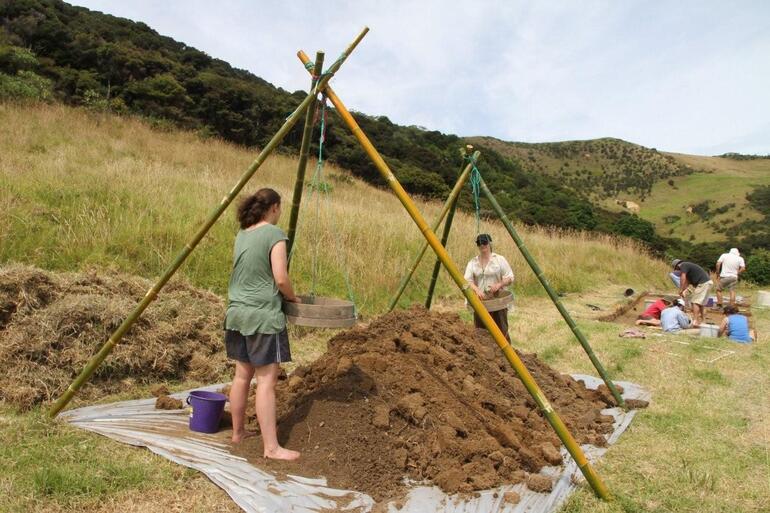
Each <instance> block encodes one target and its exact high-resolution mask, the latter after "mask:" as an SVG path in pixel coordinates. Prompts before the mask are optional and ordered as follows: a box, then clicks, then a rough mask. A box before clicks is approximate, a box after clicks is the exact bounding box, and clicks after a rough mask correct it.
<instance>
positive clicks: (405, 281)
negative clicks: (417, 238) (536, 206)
mask: <svg viewBox="0 0 770 513" xmlns="http://www.w3.org/2000/svg"><path fill="white" fill-rule="evenodd" d="M479 155H480V153H479V152H478V151H477V152H475V153H474V154H473V155H472V156H471V158H470V161H469V162H468V164H467V165H466V166H465V169H463V171H462V173H460V177H459V178H458V179H457V182H456V183H455V186H454V187H453V188H452V192H450V193H449V196H448V197H447V199H446V201H445V202H444V208H443V209H441V213H440V214H439V216H438V218H437V219H436V221H435V222H434V223H433V228H432V229H433V231H434V232H435V231H436V230H438V227H439V226H440V225H441V221H442V220H443V219H444V216H446V215H447V213H448V212H449V210H450V209H451V207H452V205H454V204H455V203H456V202H457V197H458V196H459V195H460V192H461V191H462V189H463V185H465V182H466V181H467V180H468V175H470V173H471V169H473V165H474V164H475V162H476V160H477V159H478V158H479ZM427 249H428V243H427V242H426V243H425V244H423V246H422V248H420V252H419V253H417V257H416V258H415V259H414V262H412V266H411V267H410V268H409V270H408V271H407V272H406V274H405V275H404V277H403V278H402V279H401V283H399V285H398V290H397V291H396V294H395V295H394V296H393V299H391V300H390V305H389V306H388V312H390V311H392V310H393V309H394V308H395V307H396V304H398V300H399V299H401V294H403V293H404V290H406V286H407V285H409V281H410V280H411V279H412V276H414V273H415V271H417V267H419V265H420V262H421V261H422V257H423V256H424V255H425V251H426V250H427Z"/></svg>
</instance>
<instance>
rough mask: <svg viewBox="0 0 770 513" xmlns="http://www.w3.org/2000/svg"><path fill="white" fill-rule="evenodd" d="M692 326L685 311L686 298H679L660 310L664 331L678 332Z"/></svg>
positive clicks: (661, 324) (661, 325)
mask: <svg viewBox="0 0 770 513" xmlns="http://www.w3.org/2000/svg"><path fill="white" fill-rule="evenodd" d="M682 274H684V273H682ZM690 326H691V323H690V318H689V317H687V315H686V314H685V313H684V300H682V299H677V300H676V301H675V302H674V304H673V305H672V306H670V307H668V308H666V309H665V310H663V311H662V312H660V327H661V328H663V331H667V332H669V333H676V332H677V331H681V330H686V329H688V328H690Z"/></svg>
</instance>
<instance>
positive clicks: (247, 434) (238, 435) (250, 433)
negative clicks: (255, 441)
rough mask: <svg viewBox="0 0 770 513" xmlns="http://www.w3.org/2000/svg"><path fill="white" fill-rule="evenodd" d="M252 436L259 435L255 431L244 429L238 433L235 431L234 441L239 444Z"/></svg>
mask: <svg viewBox="0 0 770 513" xmlns="http://www.w3.org/2000/svg"><path fill="white" fill-rule="evenodd" d="M252 436H257V434H256V433H255V432H254V431H245V430H244V431H243V432H242V433H236V432H235V431H233V437H232V441H233V443H234V444H239V443H241V442H242V441H243V440H245V439H246V438H251V437H252Z"/></svg>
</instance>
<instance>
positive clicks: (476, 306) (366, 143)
mask: <svg viewBox="0 0 770 513" xmlns="http://www.w3.org/2000/svg"><path fill="white" fill-rule="evenodd" d="M297 56H298V57H299V58H300V60H301V61H302V64H303V65H305V68H306V69H307V70H308V71H309V72H310V73H312V72H313V70H312V67H311V63H310V59H309V58H308V56H307V54H305V52H303V51H299V52H298V53H297ZM325 92H326V96H327V98H329V100H331V102H332V104H333V105H334V107H335V108H336V109H337V113H338V114H339V115H340V117H341V118H342V120H343V122H344V123H345V125H347V127H348V129H350V131H351V132H352V133H353V135H354V136H355V138H356V139H357V140H358V142H359V144H361V146H362V147H363V149H364V151H365V152H366V154H367V155H368V156H369V158H370V159H371V160H372V162H373V163H374V165H375V166H376V167H377V170H378V171H379V172H380V174H381V175H382V177H383V178H384V179H385V181H386V182H387V183H388V185H389V186H390V188H391V189H393V192H394V193H395V194H396V196H398V199H399V200H400V201H401V204H402V205H403V206H404V208H405V209H406V211H407V212H408V213H409V215H410V217H411V218H412V220H413V221H414V222H415V224H417V227H418V228H419V230H420V232H421V233H422V234H423V236H424V237H425V238H426V240H427V241H428V244H429V245H430V246H431V248H432V249H433V251H434V252H435V253H436V256H437V257H438V258H439V259H440V260H441V263H442V264H444V267H445V268H446V269H447V271H448V272H449V274H450V275H451V276H452V279H453V280H454V282H455V284H456V285H457V286H458V287H459V288H460V290H461V291H462V292H463V294H464V295H465V297H466V299H467V300H468V303H469V304H470V305H471V306H472V307H473V310H474V311H475V312H476V314H477V315H478V316H479V317H480V318H481V320H482V322H483V323H484V326H486V328H487V330H489V332H490V334H491V335H492V338H494V340H495V342H496V343H497V345H498V346H499V347H500V349H501V350H502V352H503V354H504V355H505V358H506V359H507V360H508V363H510V365H511V367H513V370H514V371H515V372H516V374H517V375H518V376H519V378H520V379H521V381H522V383H523V384H524V387H525V388H526V389H527V392H529V394H530V395H531V396H532V398H533V399H534V400H535V403H536V404H537V405H538V407H539V408H540V410H541V411H542V412H543V415H544V416H545V418H546V419H547V420H548V423H549V424H550V425H551V427H552V428H553V430H554V431H555V432H556V434H557V435H558V437H559V439H560V440H561V442H562V443H563V444H564V446H565V447H566V448H567V451H569V453H570V455H571V456H572V458H573V459H574V460H575V463H577V466H578V468H579V469H580V471H581V472H582V473H583V475H584V476H585V478H586V480H587V481H588V483H589V484H590V485H591V488H592V489H593V490H594V493H596V495H597V496H599V497H600V498H602V499H605V500H609V499H610V493H609V490H608V489H607V487H606V485H605V484H604V482H603V481H602V479H601V477H599V474H597V473H596V471H595V470H594V468H593V467H592V466H591V464H590V462H589V461H588V459H587V458H586V456H585V453H584V452H583V449H582V448H581V447H580V445H578V443H577V442H576V441H575V439H574V437H573V436H572V434H571V433H570V432H569V430H568V429H567V426H565V425H564V422H563V421H562V420H561V417H559V414H558V413H556V411H555V410H554V409H553V407H552V406H551V403H550V402H549V401H548V399H547V398H546V397H545V395H544V394H543V391H542V390H541V389H540V386H538V384H537V383H536V382H535V380H534V378H533V377H532V375H531V374H530V373H529V371H528V370H527V368H526V366H525V365H524V363H523V362H522V361H521V359H520V358H519V356H518V355H517V354H516V352H515V351H514V350H513V347H511V345H510V344H509V343H508V341H507V340H506V339H505V337H504V336H503V333H502V332H501V331H500V328H498V327H497V324H495V321H494V320H493V319H492V316H490V315H489V312H487V310H486V308H484V305H483V304H482V303H481V300H480V299H479V298H478V296H477V295H476V294H475V293H474V292H473V291H472V290H471V288H470V287H469V286H468V284H467V282H466V281H465V279H464V278H463V275H462V274H461V273H460V270H459V269H458V268H457V264H455V263H454V261H453V260H452V257H450V256H449V253H447V251H446V249H445V248H444V246H442V245H441V242H440V241H439V240H438V238H437V237H436V234H435V233H434V231H433V230H431V228H430V226H428V223H427V222H426V221H425V218H424V217H423V216H422V214H421V213H420V211H419V210H418V209H417V207H416V206H415V204H414V202H413V201H412V199H411V198H410V197H409V195H408V194H407V193H406V191H405V190H404V188H403V187H402V186H401V184H400V183H399V181H398V179H397V178H396V177H395V175H394V174H393V172H392V171H391V170H390V168H388V165H387V164H386V163H385V161H384V160H383V158H382V156H381V155H380V154H379V152H378V151H377V149H376V148H375V147H374V145H373V144H372V143H371V141H370V140H369V138H368V137H367V136H366V134H364V132H363V130H361V127H360V126H359V125H358V123H357V122H356V120H355V119H353V116H351V114H350V112H349V111H348V110H347V108H346V107H345V105H344V104H343V103H342V101H341V100H340V99H339V97H338V96H337V95H336V94H335V93H334V91H333V90H332V88H331V87H329V86H327V87H326V91H325Z"/></svg>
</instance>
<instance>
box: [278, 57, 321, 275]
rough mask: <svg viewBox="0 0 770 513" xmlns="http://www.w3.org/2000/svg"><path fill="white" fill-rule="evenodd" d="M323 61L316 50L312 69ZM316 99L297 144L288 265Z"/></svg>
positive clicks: (300, 200) (311, 89) (306, 115)
mask: <svg viewBox="0 0 770 513" xmlns="http://www.w3.org/2000/svg"><path fill="white" fill-rule="evenodd" d="M323 63H324V53H323V52H316V54H315V66H313V69H314V70H322V69H323ZM319 75H320V71H318V72H316V73H314V74H313V77H312V80H311V81H310V93H311V94H312V92H313V90H314V89H315V85H316V82H318V76H319ZM317 104H318V101H313V102H310V106H309V107H308V108H307V110H306V111H305V128H304V129H303V130H302V143H301V144H300V146H299V162H298V163H297V178H296V180H295V181H294V194H292V197H291V214H290V215H289V231H288V232H287V234H286V236H287V237H288V238H289V242H288V243H287V246H286V252H287V254H288V255H289V261H288V263H287V268H288V266H290V265H291V248H292V247H293V246H294V237H295V234H296V232H297V222H298V221H299V205H300V203H301V202H302V192H303V191H304V189H305V170H306V169H307V158H308V154H309V153H310V139H311V138H312V135H313V125H314V123H313V116H314V115H315V107H316V105H317Z"/></svg>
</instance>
